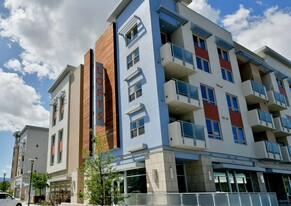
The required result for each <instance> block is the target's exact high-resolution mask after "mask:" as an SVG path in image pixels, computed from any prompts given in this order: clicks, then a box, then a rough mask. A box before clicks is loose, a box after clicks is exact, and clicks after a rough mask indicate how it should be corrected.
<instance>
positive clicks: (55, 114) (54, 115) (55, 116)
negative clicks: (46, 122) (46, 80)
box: [52, 103, 58, 126]
mask: <svg viewBox="0 0 291 206" xmlns="http://www.w3.org/2000/svg"><path fill="white" fill-rule="evenodd" d="M57 107H58V105H57V104H56V103H55V104H54V105H53V122H52V124H53V126H55V125H56V122H57Z"/></svg>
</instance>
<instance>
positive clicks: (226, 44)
mask: <svg viewBox="0 0 291 206" xmlns="http://www.w3.org/2000/svg"><path fill="white" fill-rule="evenodd" d="M215 43H216V44H217V46H219V47H220V48H222V49H225V50H227V51H229V50H231V49H233V48H234V46H233V45H232V44H231V43H229V42H226V41H224V40H223V39H221V38H219V37H216V40H215Z"/></svg>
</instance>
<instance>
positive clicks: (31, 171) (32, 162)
mask: <svg viewBox="0 0 291 206" xmlns="http://www.w3.org/2000/svg"><path fill="white" fill-rule="evenodd" d="M35 160H36V159H29V161H30V164H31V167H30V180H29V190H28V203H27V205H28V206H29V205H30V192H31V180H32V173H33V164H34V161H35Z"/></svg>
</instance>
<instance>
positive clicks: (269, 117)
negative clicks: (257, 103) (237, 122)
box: [258, 110, 273, 124]
mask: <svg viewBox="0 0 291 206" xmlns="http://www.w3.org/2000/svg"><path fill="white" fill-rule="evenodd" d="M258 113H259V118H260V120H261V121H265V122H268V123H271V124H273V121H272V119H273V117H272V115H271V114H270V113H268V112H265V111H262V110H258Z"/></svg>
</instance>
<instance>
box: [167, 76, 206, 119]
mask: <svg viewBox="0 0 291 206" xmlns="http://www.w3.org/2000/svg"><path fill="white" fill-rule="evenodd" d="M164 91H165V101H166V103H167V104H168V106H169V111H170V113H172V114H183V113H186V112H189V111H193V110H198V109H201V106H200V101H199V95H198V88H197V87H195V86H193V85H191V84H188V83H186V82H182V81H179V80H170V81H168V82H166V83H165V84H164Z"/></svg>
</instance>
